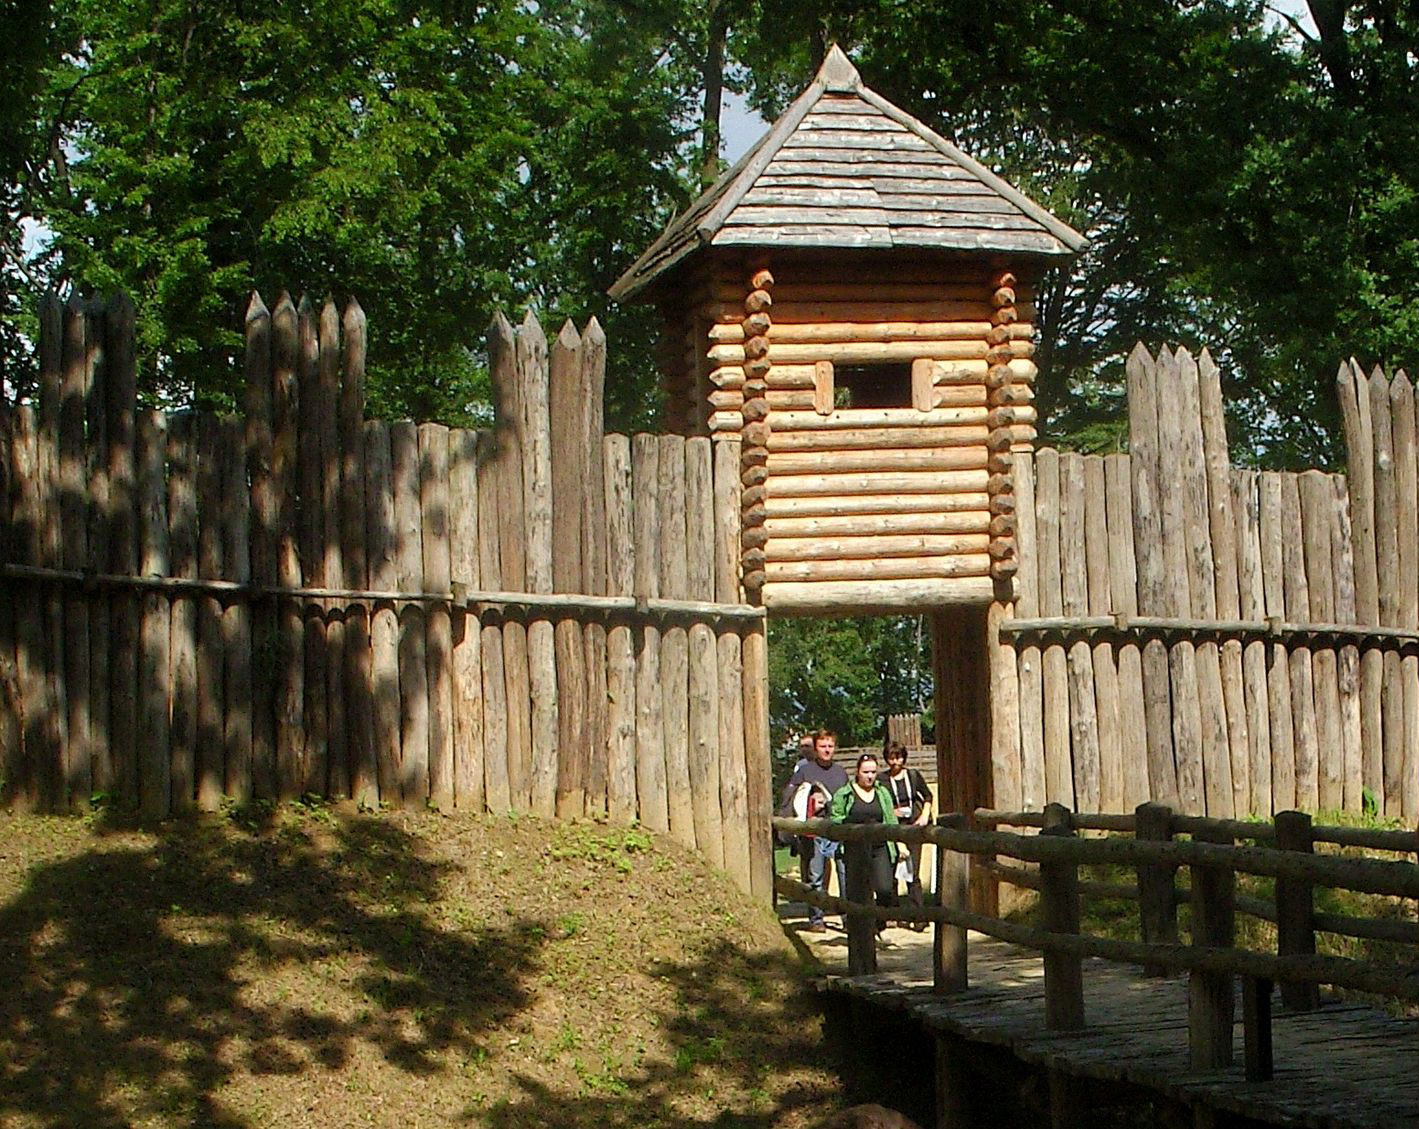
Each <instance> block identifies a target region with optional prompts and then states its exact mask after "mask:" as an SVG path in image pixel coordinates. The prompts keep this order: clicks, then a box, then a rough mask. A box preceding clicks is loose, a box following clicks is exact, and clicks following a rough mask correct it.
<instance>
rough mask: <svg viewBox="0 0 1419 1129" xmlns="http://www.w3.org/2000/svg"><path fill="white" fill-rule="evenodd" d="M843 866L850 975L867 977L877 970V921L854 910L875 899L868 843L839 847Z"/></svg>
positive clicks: (845, 844) (844, 919)
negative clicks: (845, 883)
mask: <svg viewBox="0 0 1419 1129" xmlns="http://www.w3.org/2000/svg"><path fill="white" fill-rule="evenodd" d="M838 850H840V851H842V852H843V865H844V867H845V868H846V870H847V875H846V877H847V889H846V890H845V891H844V894H845V896H846V898H847V900H848V903H849V904H848V906H847V907H846V908H845V909H844V910H843V921H844V922H845V923H846V925H847V974H848V975H849V976H867V975H870V974H871V973H874V972H876V971H877V922H876V919H875V918H874V917H873V916H872V914H871V913H870V912H867V913H864V912H863V910H862V909H860V908H855V907H870V906H871V905H873V899H872V863H871V861H870V859H869V856H870V854H871V852H872V846H871V844H869V843H862V842H850V843H842V844H840V845H839V847H838Z"/></svg>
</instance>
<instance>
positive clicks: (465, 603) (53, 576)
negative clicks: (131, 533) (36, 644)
mask: <svg viewBox="0 0 1419 1129" xmlns="http://www.w3.org/2000/svg"><path fill="white" fill-rule="evenodd" d="M0 576H4V577H6V578H7V579H11V580H38V581H43V582H45V583H51V584H64V585H77V586H80V587H83V588H86V589H99V588H128V589H135V590H139V591H160V592H174V593H194V594H202V595H210V596H216V597H218V598H219V599H224V600H258V599H296V600H349V601H352V602H368V603H375V604H400V603H402V604H449V605H453V606H457V607H469V608H474V609H475V610H482V609H485V608H486V609H494V608H505V607H511V608H526V609H528V610H534V611H550V612H557V611H561V612H590V613H593V614H598V615H607V616H647V617H652V618H656V617H659V618H665V617H693V618H697V619H722V620H744V621H755V620H761V619H763V618H764V617H765V615H766V614H767V613H766V612H765V609H763V608H760V607H755V606H753V605H751V604H716V603H710V602H707V601H702V600H665V599H660V598H653V599H642V598H639V597H636V596H584V595H574V594H570V593H561V592H499V591H487V592H485V591H480V590H477V589H471V588H466V587H464V586H462V585H457V584H455V585H454V586H453V590H452V591H449V592H390V591H382V590H379V589H368V588H314V587H310V588H305V587H295V586H282V585H274V584H254V583H239V582H237V581H234V580H210V579H205V578H198V577H186V576H130V575H126V574H121V573H99V572H83V571H78V570H74V569H60V568H40V567H38V566H35V565H20V564H6V565H0Z"/></svg>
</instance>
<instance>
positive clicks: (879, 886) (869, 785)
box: [829, 753, 898, 934]
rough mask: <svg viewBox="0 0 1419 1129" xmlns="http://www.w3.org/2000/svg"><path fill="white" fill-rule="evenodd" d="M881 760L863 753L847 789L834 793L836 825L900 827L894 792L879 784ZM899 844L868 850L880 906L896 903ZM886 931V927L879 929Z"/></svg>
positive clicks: (870, 868) (876, 845)
mask: <svg viewBox="0 0 1419 1129" xmlns="http://www.w3.org/2000/svg"><path fill="white" fill-rule="evenodd" d="M878 767H879V766H878V763H877V757H876V755H875V754H873V753H863V754H862V755H861V756H860V757H858V758H857V769H856V771H854V773H853V776H852V779H851V780H849V781H848V782H847V784H846V786H844V787H842V788H839V789H838V790H837V791H836V792H835V793H833V802H832V806H831V808H830V809H829V811H830V816H831V818H832V821H833V822H834V823H882V824H886V825H887V826H889V827H893V826H896V824H897V813H896V810H895V809H894V808H893V806H892V796H891V793H890V792H888V791H887V789H886V788H885V787H883V786H882V785H881V784H879V783H877V770H878ZM897 849H898V844H896V843H892V842H886V843H873V844H871V845H870V846H869V847H868V860H869V862H868V865H869V870H868V873H869V874H870V875H871V880H872V893H873V895H874V896H875V898H876V900H877V904H878V905H879V906H890V905H894V904H896V897H895V894H896V889H895V887H896V883H895V882H894V881H893V878H892V868H893V867H894V866H896V863H897ZM877 932H878V933H879V934H880V933H881V932H882V926H881V924H879V925H878V926H877Z"/></svg>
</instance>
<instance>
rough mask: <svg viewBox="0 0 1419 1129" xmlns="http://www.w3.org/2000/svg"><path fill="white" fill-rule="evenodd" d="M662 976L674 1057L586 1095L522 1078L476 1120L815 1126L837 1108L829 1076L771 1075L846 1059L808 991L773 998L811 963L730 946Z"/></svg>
mask: <svg viewBox="0 0 1419 1129" xmlns="http://www.w3.org/2000/svg"><path fill="white" fill-rule="evenodd" d="M653 973H654V975H656V976H657V977H660V978H662V979H663V980H665V981H666V982H667V983H668V984H670V985H671V986H672V987H673V990H674V992H673V994H674V1006H673V1007H672V1008H667V1009H665V1013H664V1014H662V1015H661V1016H660V1022H661V1023H662V1024H663V1025H664V1026H665V1029H666V1034H667V1036H668V1041H669V1042H670V1043H671V1044H672V1045H673V1046H674V1047H675V1055H674V1059H673V1060H672V1061H663V1062H654V1063H649V1064H646V1065H645V1066H644V1067H643V1068H641V1069H640V1070H639V1071H636V1072H634V1073H633V1074H623V1075H622V1076H621V1082H622V1085H623V1086H624V1091H623V1092H605V1090H604V1088H603V1083H602V1082H601V1081H600V1080H599V1079H597V1078H596V1077H591V1078H588V1079H586V1080H585V1083H586V1084H584V1085H583V1086H582V1088H581V1090H580V1092H577V1093H567V1092H557V1091H555V1090H553V1089H551V1088H549V1087H547V1086H546V1085H545V1084H543V1083H542V1082H540V1081H538V1080H537V1079H535V1078H532V1077H529V1076H526V1075H519V1076H517V1077H516V1078H515V1081H516V1083H517V1089H518V1090H519V1091H520V1093H519V1094H518V1096H516V1097H514V1098H512V1099H510V1100H506V1101H503V1102H500V1103H499V1104H497V1105H496V1106H494V1107H493V1108H491V1109H488V1110H486V1111H481V1112H478V1113H476V1114H475V1113H472V1112H470V1113H469V1114H468V1116H467V1120H468V1121H470V1122H473V1123H476V1124H479V1125H485V1126H487V1127H488V1129H533V1127H535V1126H550V1125H555V1126H567V1127H572V1126H575V1127H578V1129H580V1127H587V1129H590V1127H592V1126H605V1127H607V1129H632V1127H634V1129H642V1127H645V1126H666V1127H669V1126H677V1127H686V1129H689V1127H693V1126H714V1127H717V1129H730V1127H736V1129H768V1127H769V1126H773V1125H780V1124H798V1123H801V1122H803V1121H806V1122H808V1123H812V1122H814V1121H816V1120H817V1119H818V1116H819V1115H821V1114H822V1113H824V1112H826V1111H827V1110H828V1109H830V1108H835V1107H836V1103H837V1100H838V1098H837V1095H836V1094H835V1093H834V1094H829V1093H827V1092H825V1090H824V1087H823V1084H822V1078H821V1076H816V1077H815V1076H809V1075H805V1076H804V1077H803V1079H802V1080H801V1082H799V1083H798V1084H790V1085H788V1086H784V1085H782V1083H783V1082H784V1081H785V1079H784V1078H782V1077H778V1078H774V1077H772V1076H771V1075H772V1072H775V1071H783V1070H789V1071H792V1070H793V1069H794V1067H795V1064H799V1065H808V1066H813V1067H817V1068H823V1069H828V1070H833V1069H834V1068H835V1067H836V1066H837V1065H838V1064H837V1063H836V1062H833V1061H827V1058H828V1057H829V1056H830V1055H831V1054H832V1052H831V1051H829V1050H827V1049H826V1048H825V1047H824V1045H823V1042H822V1031H821V1017H820V1016H819V1015H818V1014H817V1013H816V1011H815V1010H814V1006H815V1005H814V1001H813V1000H812V999H811V998H809V996H808V994H807V993H806V992H800V993H796V994H794V995H793V996H791V997H790V999H789V1001H788V1002H787V1004H786V1005H785V1003H784V1002H783V1000H782V999H781V998H780V999H773V1000H771V998H770V997H773V996H775V995H776V994H777V993H779V992H781V991H782V987H783V985H784V984H786V983H793V984H796V983H799V982H801V979H802V977H803V966H802V965H801V964H799V963H798V962H797V961H796V960H795V958H794V957H792V956H791V955H788V954H786V953H776V954H763V953H759V954H746V953H745V952H743V951H742V950H741V949H739V948H737V947H736V946H735V945H733V944H729V943H724V944H718V945H715V946H713V947H711V948H709V949H707V950H705V951H703V952H701V953H699V954H698V955H697V957H696V959H694V960H693V961H688V962H684V963H674V964H670V963H665V964H660V965H657V966H656V967H655V968H654V969H653ZM770 1020H771V1021H770ZM746 1029H747V1030H748V1032H749V1034H750V1037H749V1038H746V1037H745V1036H746ZM775 1083H778V1084H775ZM771 1091H772V1093H771ZM829 1102H831V1103H832V1104H831V1105H830V1104H829Z"/></svg>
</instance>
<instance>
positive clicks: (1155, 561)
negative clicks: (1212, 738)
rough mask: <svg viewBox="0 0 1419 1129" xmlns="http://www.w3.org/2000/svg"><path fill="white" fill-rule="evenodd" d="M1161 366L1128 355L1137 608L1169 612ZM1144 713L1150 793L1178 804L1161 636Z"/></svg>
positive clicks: (1151, 655) (1146, 666)
mask: <svg viewBox="0 0 1419 1129" xmlns="http://www.w3.org/2000/svg"><path fill="white" fill-rule="evenodd" d="M1156 371H1157V366H1156V365H1155V364H1154V362H1153V358H1152V357H1151V356H1149V354H1148V350H1147V349H1145V348H1144V347H1143V345H1142V344H1141V343H1140V344H1138V345H1136V346H1134V349H1133V351H1132V352H1131V353H1130V354H1129V355H1128V363H1127V366H1126V372H1127V376H1128V436H1129V469H1130V471H1131V472H1132V487H1133V544H1134V551H1135V554H1136V558H1137V562H1138V612H1139V613H1140V614H1141V615H1167V614H1168V612H1169V609H1170V607H1171V602H1170V600H1169V597H1168V576H1167V568H1166V566H1165V563H1164V559H1163V533H1162V511H1161V506H1162V503H1161V500H1160V492H1161V491H1162V490H1163V489H1164V488H1165V487H1164V484H1163V483H1160V482H1159V479H1158V448H1159V438H1158V387H1157V379H1156ZM1141 657H1142V675H1143V715H1144V721H1145V727H1146V728H1145V731H1146V735H1147V763H1148V787H1149V795H1151V796H1152V798H1153V799H1155V800H1157V801H1158V802H1159V803H1164V804H1175V803H1177V798H1178V780H1177V770H1176V765H1175V764H1174V761H1173V736H1172V706H1171V697H1170V690H1169V676H1168V649H1167V647H1166V645H1165V644H1164V643H1163V641H1162V640H1161V639H1159V638H1157V637H1150V638H1149V639H1147V640H1146V641H1145V642H1144V644H1143V652H1142V656H1141Z"/></svg>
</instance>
